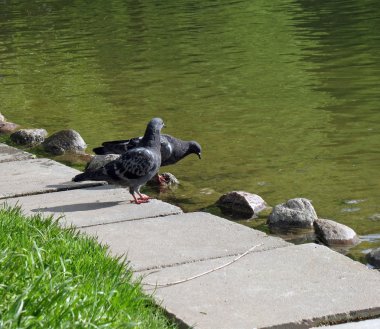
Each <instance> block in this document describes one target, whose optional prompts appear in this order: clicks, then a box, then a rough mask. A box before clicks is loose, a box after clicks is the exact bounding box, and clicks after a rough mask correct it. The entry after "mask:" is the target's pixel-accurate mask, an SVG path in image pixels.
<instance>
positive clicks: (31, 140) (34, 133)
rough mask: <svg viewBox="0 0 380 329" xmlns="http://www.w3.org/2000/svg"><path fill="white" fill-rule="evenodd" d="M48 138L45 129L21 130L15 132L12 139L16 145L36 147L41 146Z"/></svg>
mask: <svg viewBox="0 0 380 329" xmlns="http://www.w3.org/2000/svg"><path fill="white" fill-rule="evenodd" d="M46 136H47V131H46V130H45V129H20V130H17V131H16V132H14V133H13V134H12V135H11V136H10V138H11V140H12V142H14V143H16V144H20V145H28V146H36V145H39V144H41V143H42V142H43V141H44V140H45V137H46Z"/></svg>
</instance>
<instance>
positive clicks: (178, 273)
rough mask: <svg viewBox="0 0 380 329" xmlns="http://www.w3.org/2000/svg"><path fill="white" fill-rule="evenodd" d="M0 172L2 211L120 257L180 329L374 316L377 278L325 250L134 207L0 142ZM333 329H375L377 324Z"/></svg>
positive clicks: (198, 216) (157, 208) (167, 210)
mask: <svg viewBox="0 0 380 329" xmlns="http://www.w3.org/2000/svg"><path fill="white" fill-rule="evenodd" d="M0 173H1V174H0V204H2V203H6V204H8V205H15V204H18V205H21V206H22V208H23V210H24V213H26V214H35V213H37V212H42V213H44V214H53V215H55V216H56V217H59V216H60V215H62V214H64V216H63V217H59V218H60V219H59V221H60V223H61V224H62V225H63V226H65V225H74V226H76V227H77V228H78V229H79V230H80V231H82V232H85V233H86V234H90V235H93V236H96V237H97V238H98V240H99V241H100V242H102V243H105V244H107V245H109V247H110V251H111V253H112V254H114V255H121V254H127V256H128V260H129V261H130V265H131V266H132V268H133V269H134V271H135V276H136V277H138V278H140V277H142V278H143V279H142V282H143V283H144V288H145V290H146V291H147V292H148V293H154V296H155V298H156V300H157V301H158V302H160V303H161V304H162V306H163V307H164V308H165V309H166V310H167V312H168V313H169V314H172V315H173V316H175V318H176V319H177V320H178V322H179V323H181V324H182V326H183V327H184V328H188V327H189V326H194V328H196V329H198V328H199V329H201V328H202V329H214V328H215V329H216V328H218V329H223V328H226V329H227V328H228V329H245V328H247V329H248V328H250V329H252V328H310V327H313V326H319V325H322V324H325V325H326V324H329V323H340V322H350V321H354V320H359V319H366V318H377V317H378V318H380V273H379V272H378V271H375V270H370V269H368V268H367V267H366V266H364V265H362V264H360V263H358V262H355V261H353V260H351V259H349V258H347V257H345V256H343V255H341V254H339V253H336V252H334V251H331V250H330V249H328V248H326V247H324V246H320V245H316V244H312V243H311V244H304V245H293V244H290V243H287V242H285V241H284V240H282V239H279V238H276V237H271V236H268V235H266V234H264V233H262V232H260V231H257V230H253V229H250V228H248V227H245V226H242V225H239V224H236V223H233V222H231V221H228V220H225V219H223V218H220V217H216V216H213V215H211V214H207V213H201V212H197V213H187V214H184V213H183V212H182V210H181V209H180V208H178V207H176V206H173V205H170V204H167V203H164V202H161V201H159V200H152V201H151V202H149V203H147V204H142V205H135V204H132V203H130V200H131V196H130V195H129V193H128V192H127V191H126V189H122V188H117V187H114V186H110V185H104V184H102V183H99V182H84V183H73V182H71V178H72V177H73V176H74V175H76V174H77V173H78V171H77V170H75V169H72V168H69V167H67V166H64V165H62V164H59V163H57V162H55V161H52V160H48V159H33V157H32V156H31V155H30V154H28V153H25V152H21V151H19V150H16V149H14V148H11V147H9V146H6V145H3V144H0ZM52 192H53V193H52ZM331 328H333V327H331ZM336 328H337V329H340V328H342V329H345V328H347V329H348V328H350V329H351V328H355V329H358V328H380V319H376V320H369V321H362V322H353V323H349V324H343V325H341V326H337V327H336Z"/></svg>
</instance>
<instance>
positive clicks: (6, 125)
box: [0, 120, 20, 134]
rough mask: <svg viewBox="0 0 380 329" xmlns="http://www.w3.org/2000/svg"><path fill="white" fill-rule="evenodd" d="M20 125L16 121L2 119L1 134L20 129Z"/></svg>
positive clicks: (0, 123) (0, 124)
mask: <svg viewBox="0 0 380 329" xmlns="http://www.w3.org/2000/svg"><path fill="white" fill-rule="evenodd" d="M19 127H20V126H19V125H18V124H16V123H13V122H6V121H1V120H0V134H9V133H11V132H13V131H15V130H16V129H18V128H19Z"/></svg>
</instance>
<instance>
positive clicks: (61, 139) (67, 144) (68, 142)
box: [42, 129, 87, 155]
mask: <svg viewBox="0 0 380 329" xmlns="http://www.w3.org/2000/svg"><path fill="white" fill-rule="evenodd" d="M42 146H43V147H44V149H45V151H47V152H50V153H52V154H54V155H61V154H64V153H66V152H72V153H81V152H84V150H85V149H86V147H87V145H86V143H85V141H84V140H83V138H82V137H81V135H79V133H78V132H76V131H75V130H72V129H68V130H61V131H58V132H56V133H55V134H53V135H51V136H50V137H48V138H47V139H46V140H45V141H44V142H43V143H42Z"/></svg>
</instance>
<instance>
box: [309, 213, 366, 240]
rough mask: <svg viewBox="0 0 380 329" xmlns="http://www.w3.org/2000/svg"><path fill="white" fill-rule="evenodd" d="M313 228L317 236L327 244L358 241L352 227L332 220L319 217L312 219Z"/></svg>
mask: <svg viewBox="0 0 380 329" xmlns="http://www.w3.org/2000/svg"><path fill="white" fill-rule="evenodd" d="M314 228H315V234H316V236H317V238H318V239H319V240H320V241H322V242H323V243H324V244H326V245H328V246H334V245H356V244H358V243H359V238H358V236H357V234H356V232H355V231H354V230H353V229H352V228H350V227H348V226H346V225H343V224H340V223H337V222H335V221H333V220H330V219H322V218H319V219H317V220H315V221H314Z"/></svg>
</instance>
